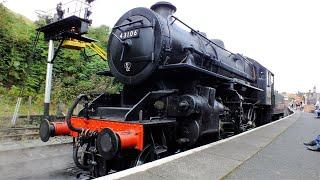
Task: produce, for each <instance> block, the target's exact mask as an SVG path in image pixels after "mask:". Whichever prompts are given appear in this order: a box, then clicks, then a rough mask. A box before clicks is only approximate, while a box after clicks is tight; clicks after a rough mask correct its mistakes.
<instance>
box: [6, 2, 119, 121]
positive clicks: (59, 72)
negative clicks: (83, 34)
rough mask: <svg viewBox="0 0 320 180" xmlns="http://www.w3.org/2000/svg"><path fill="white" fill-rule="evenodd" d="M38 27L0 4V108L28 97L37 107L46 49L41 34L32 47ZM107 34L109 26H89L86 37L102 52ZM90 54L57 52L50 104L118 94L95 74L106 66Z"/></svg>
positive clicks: (40, 99)
mask: <svg viewBox="0 0 320 180" xmlns="http://www.w3.org/2000/svg"><path fill="white" fill-rule="evenodd" d="M39 24H41V21H40V20H39V21H37V22H32V21H30V20H28V19H27V18H25V17H23V16H21V15H19V14H16V13H14V12H12V11H10V10H9V9H7V8H6V7H4V6H3V5H1V4H0V62H1V63H0V107H1V102H2V103H3V102H6V103H7V102H13V103H14V102H15V101H16V97H18V96H19V97H28V96H32V97H33V100H37V101H38V102H39V104H42V102H43V94H44V87H45V73H46V60H47V48H48V47H47V42H45V41H44V39H43V36H42V35H41V36H40V38H39V41H38V44H37V45H36V46H34V45H33V41H34V39H35V37H36V31H35V29H36V28H37V27H38V26H39ZM108 35H109V27H107V26H100V27H91V28H90V29H89V32H88V35H87V36H88V37H91V38H94V39H97V40H99V43H98V44H99V45H100V47H102V48H103V49H105V48H106V46H107V39H108ZM57 43H58V42H57ZM57 46H58V44H55V47H57ZM93 54H94V52H93V51H90V50H89V49H86V55H85V54H84V53H83V52H80V51H75V50H66V49H63V50H62V51H60V52H59V54H58V57H57V59H56V60H55V63H54V77H53V94H52V98H51V99H52V100H53V104H55V103H56V102H64V103H65V104H68V103H70V101H73V99H74V97H75V96H77V95H78V94H80V93H88V92H92V91H94V92H104V91H109V92H114V93H115V92H117V91H119V88H120V85H118V84H116V83H114V82H113V79H111V78H108V77H101V76H97V75H96V73H97V72H98V71H103V70H106V69H107V68H108V67H107V62H105V61H103V60H101V59H100V58H99V57H98V56H91V55H93ZM2 106H4V105H2ZM6 106H8V105H7V104H6ZM9 109H11V108H9ZM0 115H1V113H0Z"/></svg>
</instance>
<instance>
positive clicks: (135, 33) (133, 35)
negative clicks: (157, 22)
mask: <svg viewBox="0 0 320 180" xmlns="http://www.w3.org/2000/svg"><path fill="white" fill-rule="evenodd" d="M139 33H140V30H139V29H134V30H130V31H125V32H122V33H120V35H119V37H120V38H121V39H122V40H124V39H129V38H136V37H139Z"/></svg>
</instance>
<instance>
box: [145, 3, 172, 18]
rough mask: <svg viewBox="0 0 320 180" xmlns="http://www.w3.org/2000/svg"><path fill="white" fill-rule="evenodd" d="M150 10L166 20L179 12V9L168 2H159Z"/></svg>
mask: <svg viewBox="0 0 320 180" xmlns="http://www.w3.org/2000/svg"><path fill="white" fill-rule="evenodd" d="M150 9H151V10H153V11H155V12H156V13H158V14H160V16H162V17H164V18H167V17H168V16H170V15H172V14H173V13H175V12H176V11H177V8H176V7H175V6H174V5H172V4H171V3H169V2H166V1H159V2H157V3H155V4H154V5H152V6H151V8H150Z"/></svg>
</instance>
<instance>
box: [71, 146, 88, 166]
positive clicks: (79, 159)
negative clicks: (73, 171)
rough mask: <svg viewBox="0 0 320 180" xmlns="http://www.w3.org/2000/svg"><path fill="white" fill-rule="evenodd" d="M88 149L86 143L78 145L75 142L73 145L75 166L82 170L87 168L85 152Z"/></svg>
mask: <svg viewBox="0 0 320 180" xmlns="http://www.w3.org/2000/svg"><path fill="white" fill-rule="evenodd" d="M88 149H89V146H88V144H87V143H86V144H84V145H82V146H81V145H80V144H78V143H76V144H75V145H74V146H73V161H74V163H75V164H76V166H77V167H78V168H80V169H83V170H89V165H88V163H87V161H88V158H89V157H88V156H89V154H87V153H85V151H87V150H88Z"/></svg>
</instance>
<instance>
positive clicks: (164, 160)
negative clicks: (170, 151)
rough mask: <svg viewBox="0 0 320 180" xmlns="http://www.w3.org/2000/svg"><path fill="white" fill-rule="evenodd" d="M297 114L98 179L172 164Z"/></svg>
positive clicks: (119, 176) (98, 179)
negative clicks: (168, 163) (171, 162)
mask: <svg viewBox="0 0 320 180" xmlns="http://www.w3.org/2000/svg"><path fill="white" fill-rule="evenodd" d="M294 114H295V112H293V114H291V115H289V116H286V117H284V118H282V119H279V120H277V121H274V122H271V123H268V124H265V125H263V126H260V127H257V128H254V129H251V130H249V131H246V132H244V133H241V134H237V135H235V136H232V137H229V138H226V139H222V140H220V141H216V142H213V143H210V144H207V145H203V146H200V147H197V148H194V149H190V150H188V151H184V152H181V153H179V154H175V155H172V156H168V157H165V158H162V159H159V160H156V161H153V162H150V163H146V164H143V165H141V166H137V167H133V168H130V169H126V170H123V171H120V172H117V173H114V174H110V175H107V176H103V177H99V178H97V180H103V179H108V180H109V179H120V178H123V177H126V176H129V175H131V174H136V173H138V172H142V171H146V170H148V169H151V168H153V167H156V166H160V165H162V164H164V163H167V162H170V161H173V160H175V159H179V158H181V157H184V156H187V155H190V154H194V153H196V152H199V151H201V150H204V149H207V148H210V147H212V146H215V145H218V144H221V143H224V142H227V141H230V140H232V139H235V138H237V137H240V136H243V135H246V134H248V133H250V132H253V131H257V130H259V129H261V128H264V127H267V126H270V125H272V124H276V123H279V122H281V121H283V120H285V119H287V118H289V117H291V116H293V115H294Z"/></svg>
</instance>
